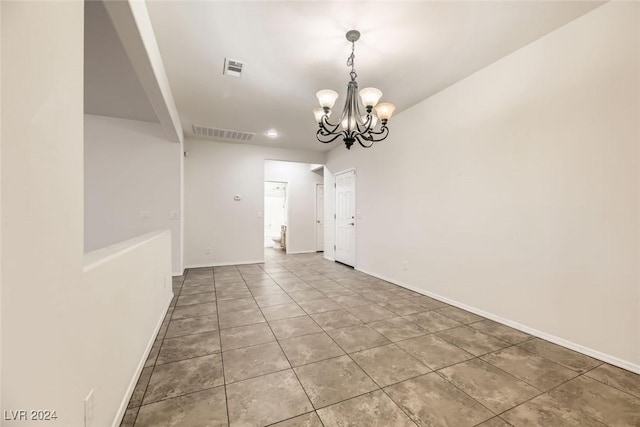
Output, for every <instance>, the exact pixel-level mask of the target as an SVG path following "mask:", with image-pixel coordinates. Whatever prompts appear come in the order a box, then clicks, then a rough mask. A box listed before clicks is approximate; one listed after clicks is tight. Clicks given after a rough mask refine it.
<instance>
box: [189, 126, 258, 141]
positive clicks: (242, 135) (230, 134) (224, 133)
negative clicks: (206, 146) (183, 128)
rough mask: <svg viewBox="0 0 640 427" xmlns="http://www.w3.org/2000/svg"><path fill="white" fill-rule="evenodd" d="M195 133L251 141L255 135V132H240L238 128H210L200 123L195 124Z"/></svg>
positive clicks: (209, 136)
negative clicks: (199, 124)
mask: <svg viewBox="0 0 640 427" xmlns="http://www.w3.org/2000/svg"><path fill="white" fill-rule="evenodd" d="M193 133H194V134H196V136H203V137H205V138H213V139H219V138H223V139H233V140H235V141H251V138H253V136H254V135H255V133H251V132H240V131H238V130H229V129H219V128H210V127H206V126H198V125H193Z"/></svg>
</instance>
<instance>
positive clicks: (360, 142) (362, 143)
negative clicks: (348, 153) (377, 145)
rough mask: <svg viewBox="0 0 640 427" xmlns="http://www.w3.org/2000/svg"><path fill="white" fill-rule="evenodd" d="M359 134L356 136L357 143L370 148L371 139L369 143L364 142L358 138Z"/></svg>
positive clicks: (371, 144)
mask: <svg viewBox="0 0 640 427" xmlns="http://www.w3.org/2000/svg"><path fill="white" fill-rule="evenodd" d="M360 136H361V135H358V136H356V141H358V144H360V145H361V146H362V147H364V148H371V147H372V146H373V141H371V143H370V144H365V143H364V142H362V140H361V139H360Z"/></svg>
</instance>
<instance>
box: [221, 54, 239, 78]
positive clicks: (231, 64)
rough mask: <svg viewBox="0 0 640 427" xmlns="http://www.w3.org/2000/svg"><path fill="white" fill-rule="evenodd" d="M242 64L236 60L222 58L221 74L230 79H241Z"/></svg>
mask: <svg viewBox="0 0 640 427" xmlns="http://www.w3.org/2000/svg"><path fill="white" fill-rule="evenodd" d="M243 68H244V63H243V62H242V61H238V60H237V59H229V58H224V70H223V71H222V74H224V75H226V76H231V77H241V76H242V69H243Z"/></svg>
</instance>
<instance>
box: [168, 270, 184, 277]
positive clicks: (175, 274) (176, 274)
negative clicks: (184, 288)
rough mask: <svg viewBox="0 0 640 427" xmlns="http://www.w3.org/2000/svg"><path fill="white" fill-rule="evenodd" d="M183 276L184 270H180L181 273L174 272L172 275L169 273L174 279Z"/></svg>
mask: <svg viewBox="0 0 640 427" xmlns="http://www.w3.org/2000/svg"><path fill="white" fill-rule="evenodd" d="M182 275H184V270H182V271H181V272H178V273H176V272H175V271H174V272H173V273H171V276H172V277H176V276H182Z"/></svg>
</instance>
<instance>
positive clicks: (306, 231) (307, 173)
mask: <svg viewBox="0 0 640 427" xmlns="http://www.w3.org/2000/svg"><path fill="white" fill-rule="evenodd" d="M264 180H265V181H279V182H286V183H287V253H288V254H295V253H305V252H315V251H316V184H322V183H323V177H322V175H320V174H319V173H317V172H312V171H311V170H310V168H309V164H308V163H295V162H279V161H273V160H268V161H266V162H265V163H264Z"/></svg>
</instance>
